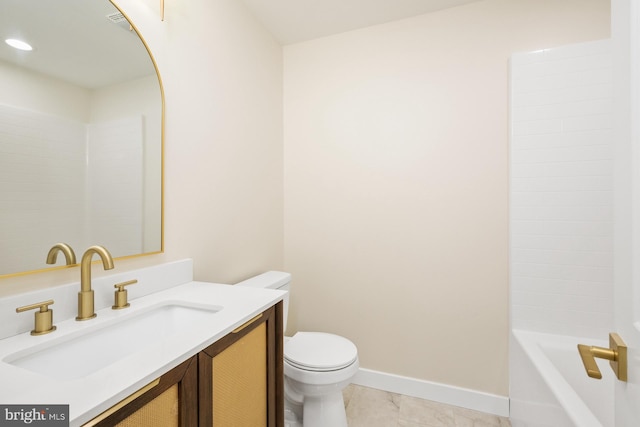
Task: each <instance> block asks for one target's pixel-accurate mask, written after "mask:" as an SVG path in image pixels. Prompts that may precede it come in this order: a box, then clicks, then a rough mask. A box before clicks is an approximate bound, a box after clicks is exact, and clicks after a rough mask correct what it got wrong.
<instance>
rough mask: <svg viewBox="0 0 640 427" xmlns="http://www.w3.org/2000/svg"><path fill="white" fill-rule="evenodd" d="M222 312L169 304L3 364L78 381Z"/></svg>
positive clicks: (20, 354) (15, 356)
mask: <svg viewBox="0 0 640 427" xmlns="http://www.w3.org/2000/svg"><path fill="white" fill-rule="evenodd" d="M221 309H222V307H219V306H192V305H183V304H180V303H175V302H171V303H166V304H163V305H159V306H155V307H152V308H150V309H147V310H144V311H141V312H140V313H139V314H134V315H132V316H128V317H123V318H116V319H113V320H112V321H110V322H107V323H104V324H102V325H97V326H96V327H95V328H88V329H84V330H82V331H79V332H78V333H76V334H72V336H63V337H61V338H60V339H58V340H52V341H49V342H47V343H45V344H43V345H41V346H37V347H33V348H30V349H27V350H23V351H21V352H18V353H14V354H12V355H9V356H7V357H6V358H5V359H4V362H6V363H8V364H10V365H14V366H18V367H20V368H23V369H26V370H29V371H31V372H35V373H38V374H42V375H45V376H48V377H52V378H56V379H67V380H69V379H77V378H80V377H84V376H87V375H89V374H91V373H93V372H96V371H98V370H100V369H103V368H105V367H107V366H109V365H111V364H113V363H115V362H117V361H119V360H121V359H122V358H124V357H126V356H128V355H131V354H134V353H136V352H138V351H141V350H144V349H145V348H147V347H148V346H150V345H154V344H157V343H159V342H162V341H163V340H165V339H166V338H169V337H172V336H174V337H175V336H176V335H177V334H180V333H181V332H184V331H187V330H189V328H190V327H193V326H194V325H199V324H201V323H200V322H207V321H209V320H211V319H212V317H213V316H215V313H217V312H218V311H220V310H221ZM89 322H90V321H89Z"/></svg>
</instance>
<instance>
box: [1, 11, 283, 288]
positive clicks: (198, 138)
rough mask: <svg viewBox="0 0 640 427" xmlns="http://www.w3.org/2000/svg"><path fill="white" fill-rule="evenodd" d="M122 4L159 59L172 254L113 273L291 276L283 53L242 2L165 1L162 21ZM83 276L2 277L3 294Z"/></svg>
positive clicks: (69, 272)
mask: <svg viewBox="0 0 640 427" xmlns="http://www.w3.org/2000/svg"><path fill="white" fill-rule="evenodd" d="M116 3H117V4H118V5H120V6H121V7H122V8H123V10H124V12H125V13H127V14H128V15H129V16H130V17H131V19H132V21H133V22H134V23H135V24H136V25H137V27H138V28H139V30H140V32H141V33H142V35H143V36H144V37H145V39H146V41H147V43H148V44H149V46H150V48H151V51H152V52H153V53H154V56H155V58H156V60H157V62H158V66H159V69H160V73H161V76H162V80H163V83H164V88H165V97H166V128H165V131H166V133H165V156H166V160H165V236H164V239H165V249H166V251H165V253H164V254H162V255H154V256H148V257H143V258H137V259H132V260H122V261H117V262H116V271H125V270H127V269H133V268H138V267H141V266H146V265H151V264H156V263H158V262H163V261H170V260H176V259H182V258H186V257H192V258H193V259H194V263H195V277H196V279H199V280H208V281H220V282H234V281H237V280H241V279H244V278H246V277H249V276H251V275H253V274H257V273H260V272H262V271H264V270H268V269H282V267H283V265H282V263H283V222H282V217H283V213H282V209H283V207H282V206H283V201H282V200H283V176H282V174H283V172H282V170H283V166H282V162H283V160H282V159H283V153H282V48H281V47H280V46H279V45H278V44H277V43H276V42H275V41H274V40H273V38H272V37H271V36H270V34H269V33H267V32H266V31H265V30H264V29H263V27H262V26H261V25H259V24H258V23H257V22H256V21H255V20H254V18H253V17H252V15H251V14H250V13H249V12H248V11H247V10H246V9H245V8H244V7H243V4H242V2H239V1H237V0H216V1H211V0H180V1H176V2H166V3H167V5H166V7H167V9H166V21H165V22H160V19H159V14H158V10H157V5H158V4H159V2H157V1H151V0H144V1H142V2H141V1H139V0H120V1H116ZM76 249H77V251H82V250H83V249H84V248H76ZM41 256H43V257H44V256H46V254H41ZM101 274H102V272H101V271H98V269H97V268H95V269H94V276H96V277H97V276H99V275H101ZM79 277H80V273H79V271H78V268H77V267H76V268H70V269H63V270H59V271H55V272H50V273H44V274H35V275H29V276H21V277H11V278H4V279H0V295H6V294H11V293H17V292H22V291H24V290H27V289H33V288H41V287H46V286H53V285H56V284H60V283H67V282H69V281H71V280H79ZM109 292H110V291H109Z"/></svg>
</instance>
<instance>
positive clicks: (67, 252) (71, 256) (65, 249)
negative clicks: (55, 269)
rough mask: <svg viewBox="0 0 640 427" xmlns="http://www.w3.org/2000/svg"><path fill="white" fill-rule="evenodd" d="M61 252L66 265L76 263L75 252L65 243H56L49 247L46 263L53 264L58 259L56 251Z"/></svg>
mask: <svg viewBox="0 0 640 427" xmlns="http://www.w3.org/2000/svg"><path fill="white" fill-rule="evenodd" d="M59 252H62V253H63V254H64V259H65V262H66V264H67V265H74V264H76V254H75V252H73V249H71V246H69V245H67V244H66V243H56V244H55V245H53V246H52V247H51V249H49V253H48V254H47V264H55V263H56V261H57V260H58V253H59Z"/></svg>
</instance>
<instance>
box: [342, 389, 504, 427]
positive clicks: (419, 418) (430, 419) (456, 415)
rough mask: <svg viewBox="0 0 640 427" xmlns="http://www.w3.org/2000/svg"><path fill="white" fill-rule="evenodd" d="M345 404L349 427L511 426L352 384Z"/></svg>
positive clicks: (489, 417)
mask: <svg viewBox="0 0 640 427" xmlns="http://www.w3.org/2000/svg"><path fill="white" fill-rule="evenodd" d="M344 404H345V407H346V409H347V421H348V423H349V427H511V423H510V422H509V420H508V419H507V418H503V417H498V416H496V415H491V414H485V413H483V412H478V411H472V410H469V409H464V408H459V407H457V406H450V405H445V404H441V403H435V402H431V401H429V400H423V399H418V398H415V397H409V396H404V395H401V394H396V393H389V392H386V391H382V390H376V389H373V388H368V387H361V386H357V385H354V384H351V385H350V386H348V387H347V388H346V389H345V391H344Z"/></svg>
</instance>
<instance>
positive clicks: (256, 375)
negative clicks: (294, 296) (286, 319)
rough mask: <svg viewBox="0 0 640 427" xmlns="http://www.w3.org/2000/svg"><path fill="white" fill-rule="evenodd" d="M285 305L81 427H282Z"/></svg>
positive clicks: (225, 338)
mask: <svg viewBox="0 0 640 427" xmlns="http://www.w3.org/2000/svg"><path fill="white" fill-rule="evenodd" d="M283 348H284V347H283V336H282V302H280V303H278V304H276V305H275V306H273V307H271V308H269V309H267V310H266V311H264V312H263V313H261V314H260V315H258V316H256V317H254V318H253V319H251V320H249V321H248V322H246V323H245V324H244V325H242V326H240V327H239V328H237V329H236V330H234V331H232V332H231V333H229V334H228V335H226V336H225V337H223V338H221V339H220V340H218V341H216V342H215V343H214V344H212V345H210V346H209V347H207V348H205V349H204V350H203V351H202V352H200V353H199V354H197V355H195V356H193V357H191V358H190V359H188V360H187V361H185V362H183V363H182V364H180V365H178V366H177V367H175V368H174V369H172V370H171V371H169V372H167V373H166V374H164V375H162V376H161V377H160V378H158V379H157V380H156V381H154V382H152V383H150V384H149V385H147V386H145V387H143V388H142V389H140V390H138V391H137V392H136V393H134V394H132V395H131V396H129V397H128V398H126V399H124V400H123V401H121V402H120V403H118V404H116V405H114V406H113V407H111V408H110V409H108V410H107V411H105V412H104V413H102V414H100V415H99V416H97V417H96V418H94V419H93V420H91V421H89V422H88V423H86V424H84V425H83V427H94V426H95V427H114V426H115V427H196V426H206V427H212V426H213V427H249V426H250V427H283V426H284V383H283V381H284V375H283V374H284V371H283V369H284V367H283V359H282V354H283Z"/></svg>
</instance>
